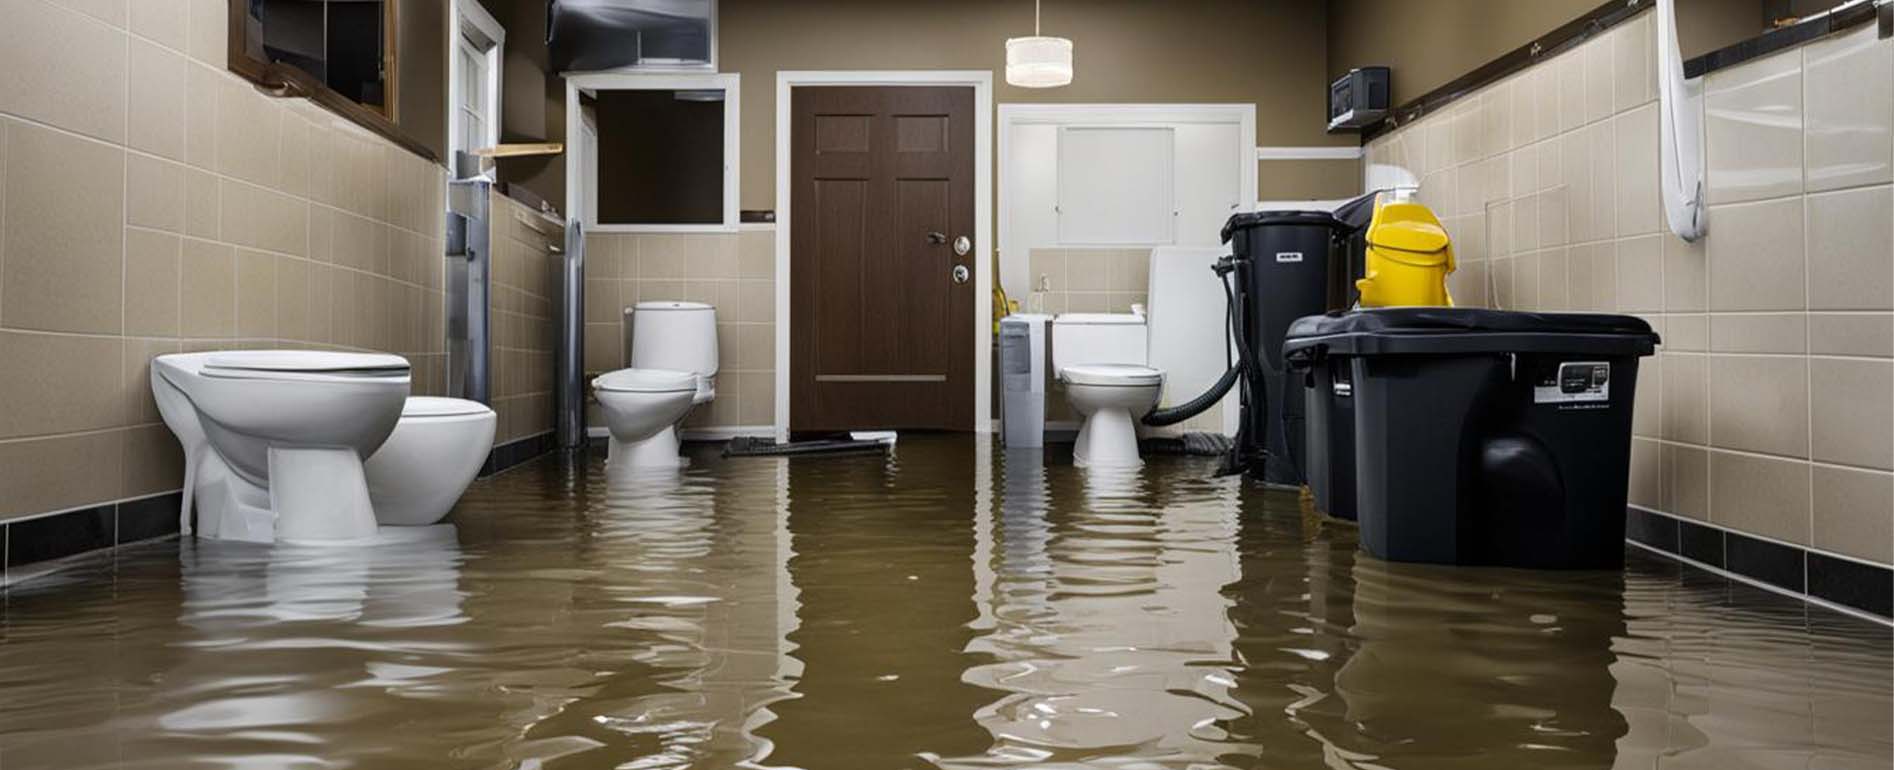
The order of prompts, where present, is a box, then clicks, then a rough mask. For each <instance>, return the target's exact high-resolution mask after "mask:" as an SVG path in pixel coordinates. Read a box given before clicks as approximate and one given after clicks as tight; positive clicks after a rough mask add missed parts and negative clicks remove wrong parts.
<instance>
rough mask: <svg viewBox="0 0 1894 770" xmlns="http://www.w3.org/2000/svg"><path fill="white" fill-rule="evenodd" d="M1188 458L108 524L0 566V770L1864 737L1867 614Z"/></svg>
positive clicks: (943, 447) (1364, 751)
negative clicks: (1425, 552) (409, 526)
mask: <svg viewBox="0 0 1894 770" xmlns="http://www.w3.org/2000/svg"><path fill="white" fill-rule="evenodd" d="M1212 467H1213V462H1212V461H1210V460H1209V459H1207V458H1206V459H1197V458H1153V459H1152V461H1151V462H1150V463H1149V464H1147V465H1146V466H1145V467H1144V468H1142V469H1139V470H1134V471H1129V472H1126V471H1102V470H1101V471H1086V470H1082V469H1076V468H1073V467H1072V466H1071V463H1070V460H1069V458H1068V457H1061V456H1059V455H1057V454H1056V453H1055V454H1051V455H1048V456H1046V457H1045V458H1043V459H1042V458H1041V457H1040V456H1039V455H1038V454H1021V455H1013V456H1006V455H1005V454H1004V453H1003V452H1001V451H1000V450H998V449H995V448H992V447H990V446H988V445H987V444H985V443H984V442H981V441H978V440H975V439H971V438H965V437H938V438H937V437H904V438H903V439H902V443H901V446H900V448H899V450H898V452H897V453H896V454H895V455H894V456H891V457H887V458H881V457H851V458H825V459H818V458H812V459H800V460H795V461H787V460H782V459H777V458H749V459H736V460H728V461H725V460H721V459H718V458H717V457H716V456H715V454H714V453H713V452H709V451H699V452H698V453H697V456H696V457H695V459H694V462H693V464H692V466H691V467H689V468H687V469H685V470H683V471H681V472H661V473H656V474H651V473H641V474H635V475H628V476H620V475H617V474H609V473H606V472H605V471H604V469H603V468H602V467H601V465H600V464H599V463H598V462H597V461H596V460H594V461H592V462H591V463H579V464H574V465H562V464H560V463H558V462H542V463H539V464H535V465H532V466H529V467H526V468H523V469H520V470H517V471H515V472H512V473H509V474H506V475H504V476H501V477H499V478H497V479H492V480H489V481H484V482H481V483H479V484H477V485H476V486H475V487H474V489H473V491H472V492H471V493H470V494H469V496H468V498H467V499H466V500H465V501H463V503H462V505H461V507H460V508H459V510H458V511H457V513H456V514H455V515H454V519H453V520H454V521H455V523H456V528H455V529H447V530H445V531H435V532H425V533H416V534H415V536H414V537H412V538H409V539H408V541H407V542H400V543H390V544H384V545H380V546H376V547H373V548H367V549H309V548H303V549H297V548H287V547H278V548H269V547H259V546H254V545H247V544H240V543H217V542H205V541H198V542H191V541H185V542H183V543H179V542H176V541H172V542H165V543H157V544H152V545H147V546H140V547H136V548H132V549H127V550H125V551H122V552H120V553H119V554H118V556H117V560H116V562H112V563H102V562H95V563H93V564H91V565H88V566H84V567H81V568H77V569H72V570H68V571H66V572H63V573H60V574H59V575H56V576H54V577H51V578H47V579H43V580H39V581H34V582H29V583H27V584H25V585H23V586H16V587H15V588H13V589H12V592H11V594H10V595H9V596H8V599H7V603H6V605H5V614H4V616H3V618H4V619H3V620H0V694H4V697H0V770H18V769H19V768H37V767H59V768H74V767H153V768H184V767H206V768H210V767H222V768H235V767H243V768H252V767H254V768H274V767H324V768H330V767H403V766H407V767H469V768H668V767H698V768H718V767H738V766H763V767H806V768H877V769H880V768H906V767H912V768H927V767H944V768H999V767H1103V768H1206V767H1333V768H1350V767H1353V768H1520V767H1613V766H1617V767H1626V768H1654V767H1665V768H1669V767H1704V768H1732V767H1856V768H1887V767H1889V766H1890V765H1891V764H1894V748H1891V745H1890V742H1891V740H1894V739H1891V738H1890V733H1891V732H1894V728H1890V725H1891V724H1894V706H1891V705H1890V702H1891V700H1894V684H1891V682H1894V662H1891V658H1894V652H1891V650H1894V641H1891V639H1890V631H1889V630H1888V629H1886V628H1883V627H1880V626H1875V625H1872V624H1869V623H1865V622H1862V621H1857V620H1853V619H1850V618H1846V617H1842V616H1839V615H1835V614H1833V613H1829V612H1826V611H1822V610H1819V609H1817V610H1809V609H1806V608H1805V607H1804V606H1803V605H1802V604H1800V603H1798V602H1795V601H1791V600H1788V599H1785V598H1782V597H1777V596H1774V595H1771V594H1767V593H1763V592H1760V591H1755V590H1752V589H1749V588H1746V587H1743V586H1740V585H1732V584H1730V583H1729V582H1727V581H1724V580H1721V579H1717V578H1714V577H1712V576H1708V575H1705V574H1703V573H1699V572H1693V571H1685V570H1683V569H1681V568H1679V567H1677V566H1675V565H1672V564H1669V563H1667V562H1662V561H1657V560H1654V559H1651V558H1647V557H1643V556H1640V555H1637V554H1633V556H1632V558H1631V560H1630V566H1629V567H1628V568H1627V569H1626V570H1625V572H1624V573H1623V574H1599V573H1532V572H1520V571H1511V570H1494V569H1449V568H1439V567H1421V566H1411V565H1390V564H1386V563H1382V562H1379V561H1376V560H1373V559H1371V558H1368V557H1365V556H1361V555H1358V554H1357V553H1356V551H1355V541H1354V532H1353V530H1352V529H1351V528H1349V527H1347V526H1344V525H1338V524H1335V523H1332V522H1327V521H1324V520H1322V519H1319V518H1317V517H1314V516H1312V515H1309V514H1308V513H1306V512H1305V511H1303V510H1302V509H1301V508H1300V507H1299V505H1298V500H1297V499H1296V497H1295V496H1294V495H1290V494H1285V493H1280V492H1271V491H1264V490H1262V489H1260V488H1257V487H1254V486H1251V485H1249V484H1246V483H1244V482H1242V481H1239V480H1235V479H1210V478H1208V476H1209V472H1210V470H1211V469H1212Z"/></svg>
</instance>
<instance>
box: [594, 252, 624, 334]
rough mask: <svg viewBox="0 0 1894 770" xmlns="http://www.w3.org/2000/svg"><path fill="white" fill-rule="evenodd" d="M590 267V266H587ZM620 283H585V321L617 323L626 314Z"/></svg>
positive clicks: (609, 281)
mask: <svg viewBox="0 0 1894 770" xmlns="http://www.w3.org/2000/svg"><path fill="white" fill-rule="evenodd" d="M587 267H590V265H587ZM619 284H620V282H619V281H615V280H593V279H590V277H589V276H588V279H587V280H586V282H585V320H586V322H587V323H616V322H617V321H618V319H619V316H620V315H622V314H623V313H624V309H625V306H624V303H623V302H622V301H621V300H620V299H619V294H618V288H619Z"/></svg>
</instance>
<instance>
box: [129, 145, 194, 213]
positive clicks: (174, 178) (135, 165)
mask: <svg viewBox="0 0 1894 770" xmlns="http://www.w3.org/2000/svg"><path fill="white" fill-rule="evenodd" d="M185 194H186V193H185V183H184V166H181V165H178V164H176V163H172V162H170V161H168V160H163V159H161V158H154V157H152V156H149V155H145V154H142V153H136V152H133V153H127V154H126V155H125V223H126V224H132V225H137V226H139V227H149V228H153V229H157V230H165V231H167V232H173V233H181V232H184V206H185Z"/></svg>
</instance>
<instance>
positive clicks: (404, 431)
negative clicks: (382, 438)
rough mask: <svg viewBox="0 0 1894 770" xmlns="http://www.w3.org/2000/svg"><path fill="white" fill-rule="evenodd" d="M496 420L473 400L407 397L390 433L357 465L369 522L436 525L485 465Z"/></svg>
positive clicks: (491, 447) (490, 411)
mask: <svg viewBox="0 0 1894 770" xmlns="http://www.w3.org/2000/svg"><path fill="white" fill-rule="evenodd" d="M497 421H498V420H497V416H496V415H495V414H494V412H493V410H492V409H489V408H487V405H486V404H482V403H480V402H478V401H468V400H466V399H461V398H437V397H433V396H413V397H411V398H409V399H408V400H407V401H406V402H405V403H404V404H403V406H402V408H401V422H399V423H397V424H396V425H395V431H394V433H393V434H390V435H389V436H388V440H387V441H386V442H383V443H382V445H381V448H380V449H377V450H375V454H374V455H372V456H370V457H369V458H368V461H367V462H366V463H364V464H363V471H364V472H365V473H366V474H367V477H368V499H369V501H370V502H372V503H373V504H374V506H375V519H376V520H377V521H379V522H381V524H382V525H383V526H394V527H422V526H427V525H429V524H433V523H435V522H438V521H440V520H441V518H442V517H444V516H446V515H447V512H448V511H449V510H452V509H453V507H454V503H455V502H457V501H459V500H460V496H461V493H463V492H466V491H467V485H468V484H471V483H473V480H474V476H476V475H478V474H479V473H480V466H481V465H484V464H485V463H486V461H487V453H488V452H490V451H491V450H492V449H493V431H494V426H495V423H496V422H497Z"/></svg>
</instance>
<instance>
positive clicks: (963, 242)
mask: <svg viewBox="0 0 1894 770" xmlns="http://www.w3.org/2000/svg"><path fill="white" fill-rule="evenodd" d="M969 251H973V241H970V240H967V236H964V235H962V236H960V237H959V238H955V239H954V255H955V256H959V257H964V256H967V252H969Z"/></svg>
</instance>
